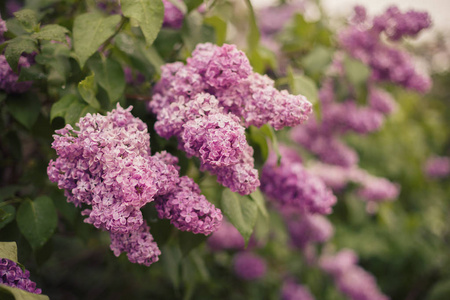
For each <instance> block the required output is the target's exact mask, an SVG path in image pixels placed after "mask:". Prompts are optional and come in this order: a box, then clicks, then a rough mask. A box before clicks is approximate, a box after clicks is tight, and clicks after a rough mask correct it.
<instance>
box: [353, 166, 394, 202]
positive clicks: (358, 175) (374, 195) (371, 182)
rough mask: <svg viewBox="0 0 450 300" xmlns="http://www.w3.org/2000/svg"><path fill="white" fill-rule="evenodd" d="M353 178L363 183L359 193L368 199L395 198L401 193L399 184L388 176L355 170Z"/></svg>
mask: <svg viewBox="0 0 450 300" xmlns="http://www.w3.org/2000/svg"><path fill="white" fill-rule="evenodd" d="M352 180H353V181H354V182H356V183H359V184H361V187H360V188H359V189H358V191H357V194H358V196H360V197H361V198H363V199H365V200H366V201H376V202H381V201H388V200H395V199H396V198H397V197H398V195H399V194H400V187H399V185H397V184H395V183H392V182H390V181H389V180H387V179H386V178H381V177H376V176H373V175H370V174H369V173H367V172H365V171H363V170H360V171H359V172H357V171H355V172H353V178H352Z"/></svg>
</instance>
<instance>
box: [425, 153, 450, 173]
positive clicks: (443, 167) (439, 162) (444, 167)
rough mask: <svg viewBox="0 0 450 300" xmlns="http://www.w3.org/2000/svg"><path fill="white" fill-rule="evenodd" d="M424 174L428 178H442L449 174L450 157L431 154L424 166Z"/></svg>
mask: <svg viewBox="0 0 450 300" xmlns="http://www.w3.org/2000/svg"><path fill="white" fill-rule="evenodd" d="M424 172H425V175H426V176H427V177H429V178H443V177H447V176H448V175H450V157H447V156H431V157H429V158H428V159H427V161H426V162H425V166H424Z"/></svg>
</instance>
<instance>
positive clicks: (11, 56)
mask: <svg viewBox="0 0 450 300" xmlns="http://www.w3.org/2000/svg"><path fill="white" fill-rule="evenodd" d="M7 43H8V46H7V47H6V50H5V57H6V60H7V61H8V64H9V66H10V67H11V69H13V71H14V72H16V73H17V71H18V64H19V59H20V56H21V55H22V53H24V52H25V53H32V52H33V51H36V50H37V48H36V40H35V39H33V38H31V37H29V36H19V37H16V38H14V39H12V40H9V41H8V42H7Z"/></svg>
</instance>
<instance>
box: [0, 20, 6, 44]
mask: <svg viewBox="0 0 450 300" xmlns="http://www.w3.org/2000/svg"><path fill="white" fill-rule="evenodd" d="M7 31H8V28H7V27H6V22H5V20H3V19H2V16H1V15H0V44H2V43H3V42H4V41H5V37H4V36H3V35H4V34H5V32H7Z"/></svg>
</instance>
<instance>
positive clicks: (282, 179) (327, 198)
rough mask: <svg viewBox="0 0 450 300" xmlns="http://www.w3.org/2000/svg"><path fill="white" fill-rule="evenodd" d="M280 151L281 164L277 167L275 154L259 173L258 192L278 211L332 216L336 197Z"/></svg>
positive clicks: (297, 160) (271, 155)
mask: <svg viewBox="0 0 450 300" xmlns="http://www.w3.org/2000/svg"><path fill="white" fill-rule="evenodd" d="M287 151H288V150H287V149H286V148H284V147H280V153H281V156H282V158H281V161H280V164H279V165H278V164H277V158H276V156H275V154H274V153H271V154H270V155H269V158H268V159H267V161H266V163H265V165H264V166H263V169H262V173H261V191H262V192H264V193H265V194H266V195H267V196H268V197H269V198H270V199H272V200H273V201H274V202H275V203H277V205H279V207H280V209H281V210H291V211H296V212H298V213H320V214H329V213H331V207H332V206H333V205H334V204H335V203H336V197H335V196H334V195H333V193H332V192H331V191H330V190H329V189H328V188H327V187H326V185H325V184H324V183H323V181H322V180H321V179H320V178H319V177H317V176H314V175H313V174H311V173H309V172H308V171H307V170H306V169H305V168H304V166H303V164H302V163H301V159H300V158H299V157H298V156H297V157H298V158H297V159H293V153H292V152H290V154H288V155H284V154H285V153H286V152H287Z"/></svg>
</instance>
